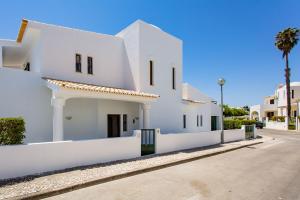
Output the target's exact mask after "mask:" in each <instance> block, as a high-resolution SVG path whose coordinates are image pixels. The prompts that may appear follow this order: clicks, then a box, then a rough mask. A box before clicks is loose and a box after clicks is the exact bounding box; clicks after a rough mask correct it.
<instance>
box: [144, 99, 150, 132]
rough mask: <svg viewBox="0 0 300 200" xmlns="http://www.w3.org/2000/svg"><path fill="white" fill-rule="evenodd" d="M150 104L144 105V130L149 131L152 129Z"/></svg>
mask: <svg viewBox="0 0 300 200" xmlns="http://www.w3.org/2000/svg"><path fill="white" fill-rule="evenodd" d="M150 107H151V106H150V104H147V103H144V104H143V128H144V129H148V128H150V113H149V110H150Z"/></svg>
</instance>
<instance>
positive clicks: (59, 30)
mask: <svg viewBox="0 0 300 200" xmlns="http://www.w3.org/2000/svg"><path fill="white" fill-rule="evenodd" d="M29 26H30V27H32V28H36V29H40V30H41V36H40V41H39V43H40V44H39V45H40V50H41V51H40V58H41V61H40V68H41V70H40V71H41V76H44V77H52V78H56V79H62V80H70V81H75V82H84V83H92V84H97V85H103V86H111V87H119V88H126V86H127V87H132V86H133V85H132V76H126V75H124V74H127V73H128V70H127V69H129V66H128V65H129V62H128V58H126V56H125V49H124V44H123V40H122V39H121V38H119V37H115V36H111V35H105V34H99V33H93V32H87V31H81V30H76V29H70V28H65V27H60V26H54V25H45V24H41V23H36V22H29ZM79 38H80V39H79ZM77 53H78V54H80V55H81V60H82V66H81V68H82V72H81V73H79V72H76V71H75V55H76V54H77ZM88 56H90V57H92V58H93V75H89V74H87V57H88ZM128 82H130V83H128ZM127 89H133V88H127Z"/></svg>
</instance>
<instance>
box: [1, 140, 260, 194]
mask: <svg viewBox="0 0 300 200" xmlns="http://www.w3.org/2000/svg"><path fill="white" fill-rule="evenodd" d="M263 140H265V138H264V139H257V140H252V141H240V142H234V143H229V144H224V145H222V146H217V147H216V146H215V147H214V148H211V147H210V148H198V149H192V150H185V151H178V152H174V153H170V154H162V155H152V156H145V157H142V158H136V159H130V160H125V161H117V162H111V163H104V164H97V165H92V166H86V167H77V168H73V169H68V170H65V171H59V172H52V173H44V174H40V175H36V176H28V177H24V178H20V179H16V180H10V181H7V182H4V181H2V182H0V199H6V198H12V197H18V196H21V195H25V194H30V193H35V192H40V191H45V190H48V191H49V190H54V189H58V188H63V187H66V186H71V185H74V184H80V183H85V182H87V181H90V180H95V179H101V178H107V177H110V176H114V175H118V174H124V173H128V172H133V171H136V170H141V169H146V168H149V167H154V166H159V165H163V164H167V163H172V162H176V161H181V160H186V159H190V158H194V157H199V156H202V155H206V154H210V153H216V152H220V151H224V150H229V149H232V148H236V147H239V146H244V145H249V144H253V143H257V142H260V141H261V142H262V141H263Z"/></svg>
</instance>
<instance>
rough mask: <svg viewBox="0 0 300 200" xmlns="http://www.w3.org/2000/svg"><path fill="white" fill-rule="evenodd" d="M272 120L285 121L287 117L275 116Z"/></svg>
mask: <svg viewBox="0 0 300 200" xmlns="http://www.w3.org/2000/svg"><path fill="white" fill-rule="evenodd" d="M270 120H271V121H274V122H285V117H284V116H273V117H271V119H270Z"/></svg>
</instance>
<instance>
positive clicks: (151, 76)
mask: <svg viewBox="0 0 300 200" xmlns="http://www.w3.org/2000/svg"><path fill="white" fill-rule="evenodd" d="M149 64H150V66H149V67H150V85H153V61H152V60H150V63H149Z"/></svg>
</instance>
